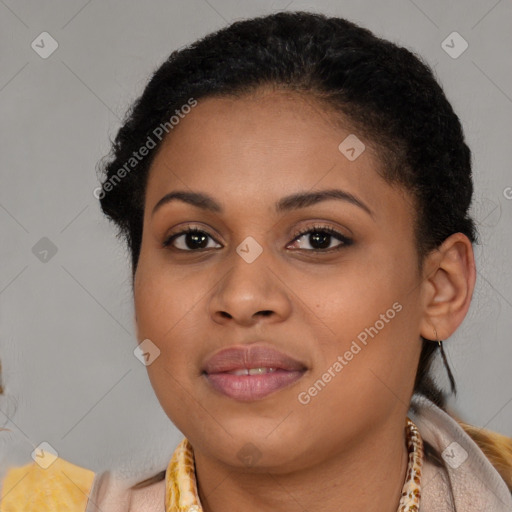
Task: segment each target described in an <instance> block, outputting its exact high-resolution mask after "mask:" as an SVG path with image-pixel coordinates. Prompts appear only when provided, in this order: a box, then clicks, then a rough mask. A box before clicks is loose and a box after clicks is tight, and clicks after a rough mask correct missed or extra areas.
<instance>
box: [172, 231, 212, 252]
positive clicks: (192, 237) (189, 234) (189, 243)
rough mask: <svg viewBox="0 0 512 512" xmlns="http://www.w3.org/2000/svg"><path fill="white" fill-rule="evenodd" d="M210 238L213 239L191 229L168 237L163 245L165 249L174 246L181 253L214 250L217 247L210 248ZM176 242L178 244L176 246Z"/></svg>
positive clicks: (206, 234)
mask: <svg viewBox="0 0 512 512" xmlns="http://www.w3.org/2000/svg"><path fill="white" fill-rule="evenodd" d="M208 238H210V239H211V240H213V238H212V237H211V236H210V235H209V234H208V233H207V232H206V231H203V230H201V229H198V228H195V227H189V228H187V229H185V230H183V231H180V232H179V233H175V234H173V235H171V236H169V237H167V238H166V239H165V240H164V241H163V243H162V246H163V247H167V246H169V245H173V247H174V248H175V249H178V250H179V251H186V252H187V251H188V252H192V251H195V252H196V251H197V250H198V249H199V250H200V249H212V248H215V247H211V246H208ZM175 242H177V243H176V244H175Z"/></svg>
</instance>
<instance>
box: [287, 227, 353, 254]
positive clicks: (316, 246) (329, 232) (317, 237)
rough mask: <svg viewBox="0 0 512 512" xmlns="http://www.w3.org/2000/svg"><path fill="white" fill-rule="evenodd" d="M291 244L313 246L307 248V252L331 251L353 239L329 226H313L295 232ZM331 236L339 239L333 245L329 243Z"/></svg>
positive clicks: (301, 246)
mask: <svg viewBox="0 0 512 512" xmlns="http://www.w3.org/2000/svg"><path fill="white" fill-rule="evenodd" d="M305 235H308V238H307V239H306V241H305V242H304V241H303V242H300V239H301V238H304V237H305ZM294 236H295V238H294V241H293V244H292V246H294V247H295V248H297V249H304V248H305V245H306V244H308V243H309V244H310V246H313V248H312V249H307V250H308V251H309V252H331V251H337V250H340V249H342V248H343V247H346V246H349V245H351V244H352V243H353V240H352V239H350V238H347V237H346V236H345V235H342V234H341V233H340V232H338V231H336V230H335V229H333V228H331V227H329V226H314V227H312V228H309V229H307V230H305V231H300V232H299V233H296V234H295V235H294ZM333 238H337V239H338V240H339V242H340V243H339V244H338V245H335V246H334V247H333V246H332V245H331V243H332V242H333V241H334V240H333Z"/></svg>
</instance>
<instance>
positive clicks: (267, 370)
mask: <svg viewBox="0 0 512 512" xmlns="http://www.w3.org/2000/svg"><path fill="white" fill-rule="evenodd" d="M275 371H276V368H250V369H247V368H243V369H241V370H233V371H231V372H226V373H229V374H231V375H261V374H263V373H271V372H275Z"/></svg>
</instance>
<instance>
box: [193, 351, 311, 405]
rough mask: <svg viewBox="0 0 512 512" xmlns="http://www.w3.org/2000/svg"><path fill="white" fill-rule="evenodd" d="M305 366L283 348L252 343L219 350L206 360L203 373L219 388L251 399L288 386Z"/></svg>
mask: <svg viewBox="0 0 512 512" xmlns="http://www.w3.org/2000/svg"><path fill="white" fill-rule="evenodd" d="M306 370H307V367H306V365H304V364H303V363H302V362H300V361H298V360H296V359H294V358H292V357H290V356H288V355H286V354H284V353H282V352H279V351H277V350H275V349H273V348H270V347H268V346H263V345H254V344H253V345H245V346H239V347H230V348H227V349H224V350H221V351H220V352H217V353H216V354H215V355H214V356H213V357H211V358H210V359H208V360H207V362H206V364H205V365H204V368H203V373H204V375H205V376H206V378H207V380H208V382H209V383H210V384H211V386H212V387H213V388H214V389H215V390H216V391H218V392H220V393H222V394H223V395H226V396H228V397H230V398H234V399H237V400H243V401H249V400H259V399H262V398H264V397H266V396H267V395H269V394H270V393H273V392H274V391H277V390H278V389H282V388H284V387H288V386H289V385H291V384H292V383H294V382H296V381H297V380H298V379H300V378H301V377H302V375H303V374H304V373H305V371H306Z"/></svg>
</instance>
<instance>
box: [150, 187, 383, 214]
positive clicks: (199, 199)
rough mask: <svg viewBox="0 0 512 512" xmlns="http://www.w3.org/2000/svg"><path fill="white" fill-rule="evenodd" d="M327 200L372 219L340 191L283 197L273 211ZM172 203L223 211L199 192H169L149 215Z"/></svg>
mask: <svg viewBox="0 0 512 512" xmlns="http://www.w3.org/2000/svg"><path fill="white" fill-rule="evenodd" d="M329 199H337V200H340V201H345V202H347V203H350V204H353V205H355V206H358V207H359V208H361V209H362V210H364V211H366V212H367V213H368V214H369V215H370V216H371V217H373V211H372V210H371V209H370V208H369V207H368V206H367V205H366V204H365V203H363V201H361V200H360V199H358V198H357V197H356V196H354V195H353V194H351V193H349V192H346V191H344V190H340V189H329V190H320V191H315V192H299V193H297V194H292V195H290V196H286V197H283V198H282V199H280V200H279V201H278V202H277V203H276V204H275V211H276V212H277V213H284V212H288V211H291V210H297V209H299V208H306V207H308V206H311V205H314V204H317V203H320V202H322V201H327V200H329ZM173 201H182V202H184V203H187V204H190V205H192V206H195V207H196V208H201V209H202V210H206V211H211V212H214V213H222V212H223V211H224V210H223V208H222V206H221V205H220V204H219V203H218V202H217V201H215V199H213V197H211V196H209V195H207V194H204V193H201V192H186V191H181V190H178V191H174V192H169V193H168V194H166V195H165V196H163V197H162V198H161V199H160V200H159V201H158V202H157V203H156V205H155V206H154V208H153V211H152V213H151V215H152V216H153V215H154V214H155V213H156V212H157V210H159V209H160V208H161V207H162V206H163V205H164V204H168V203H171V202H173Z"/></svg>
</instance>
